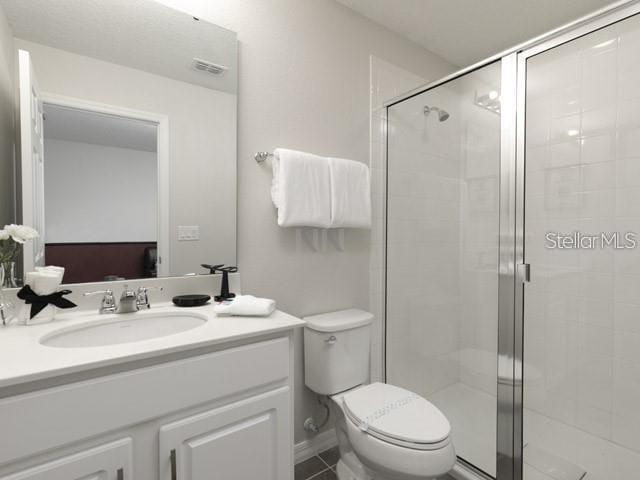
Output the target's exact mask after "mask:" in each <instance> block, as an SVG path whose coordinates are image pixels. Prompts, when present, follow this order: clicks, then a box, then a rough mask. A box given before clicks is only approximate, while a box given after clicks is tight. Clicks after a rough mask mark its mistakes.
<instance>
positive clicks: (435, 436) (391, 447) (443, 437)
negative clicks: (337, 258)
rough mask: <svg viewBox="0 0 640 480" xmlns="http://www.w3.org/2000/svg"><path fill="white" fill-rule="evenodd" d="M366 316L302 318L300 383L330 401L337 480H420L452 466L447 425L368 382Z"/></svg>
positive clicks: (425, 408)
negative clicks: (302, 374) (302, 372)
mask: <svg viewBox="0 0 640 480" xmlns="http://www.w3.org/2000/svg"><path fill="white" fill-rule="evenodd" d="M372 319H373V316H372V315H371V314H369V313H368V312H364V311H362V310H355V309H351V310H343V311H340V312H332V313H328V314H322V315H315V316H313V317H307V318H305V320H306V321H307V325H306V328H305V340H304V342H305V383H306V384H307V386H308V387H309V388H311V389H312V390H313V391H315V392H316V393H319V394H322V395H327V396H329V397H330V398H331V405H330V410H331V413H332V415H333V416H334V419H335V424H336V434H337V437H338V446H339V448H340V461H339V462H338V466H337V474H338V478H339V479H340V480H373V479H375V480H418V479H420V480H426V479H433V478H437V477H439V476H441V475H443V474H445V473H447V472H448V471H449V470H450V469H451V468H452V467H453V465H454V464H455V461H456V455H455V450H454V447H453V443H452V442H451V438H450V433H451V427H450V424H449V421H448V420H447V418H446V417H445V416H444V414H443V413H442V412H440V410H438V408H436V407H435V406H434V405H433V404H431V403H430V402H429V401H427V400H426V399H424V398H423V397H421V396H420V395H418V394H416V393H414V392H411V391H409V390H405V389H404V388H400V387H398V386H394V385H390V384H385V383H372V384H368V385H367V384H365V382H366V380H367V378H368V376H369V341H370V325H371V321H372Z"/></svg>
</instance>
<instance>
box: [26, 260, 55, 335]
mask: <svg viewBox="0 0 640 480" xmlns="http://www.w3.org/2000/svg"><path fill="white" fill-rule="evenodd" d="M63 276H64V268H63V267H55V266H48V267H36V271H35V272H27V273H26V274H25V283H26V284H27V285H29V286H30V287H31V289H32V290H33V291H34V292H36V293H37V294H38V295H50V294H52V293H54V292H55V291H56V290H57V289H58V287H59V286H60V284H61V283H62V277H63ZM55 315H56V307H55V306H54V305H47V306H46V307H45V308H44V309H43V310H42V311H41V312H40V313H38V314H37V315H36V316H35V317H33V318H29V317H30V316H31V306H30V305H26V304H25V305H23V306H22V308H21V309H20V316H19V318H20V322H21V323H24V324H25V325H37V324H39V323H46V322H50V321H52V320H53V319H54V318H55Z"/></svg>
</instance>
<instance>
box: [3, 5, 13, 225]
mask: <svg viewBox="0 0 640 480" xmlns="http://www.w3.org/2000/svg"><path fill="white" fill-rule="evenodd" d="M14 55H15V53H14V49H13V34H12V32H11V27H9V24H8V23H7V19H6V17H5V14H4V11H2V9H1V8H0V228H2V227H3V226H4V225H5V224H7V223H13V222H14V188H13V178H14V173H13V146H14V140H15V126H14V125H15V124H14V118H15V85H14V69H15V57H14Z"/></svg>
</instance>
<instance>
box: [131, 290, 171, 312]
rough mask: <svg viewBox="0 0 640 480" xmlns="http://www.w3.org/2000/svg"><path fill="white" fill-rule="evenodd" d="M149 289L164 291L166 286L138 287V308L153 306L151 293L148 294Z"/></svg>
mask: <svg viewBox="0 0 640 480" xmlns="http://www.w3.org/2000/svg"><path fill="white" fill-rule="evenodd" d="M149 290H158V291H160V292H162V291H163V290H164V288H162V287H138V294H137V297H138V298H137V303H138V308H151V304H150V303H149V295H147V292H148V291H149Z"/></svg>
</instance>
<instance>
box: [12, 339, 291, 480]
mask: <svg viewBox="0 0 640 480" xmlns="http://www.w3.org/2000/svg"><path fill="white" fill-rule="evenodd" d="M291 336H292V332H291V331H288V332H285V333H284V334H281V335H280V336H276V337H275V338H262V339H259V340H253V341H251V340H250V339H247V340H245V343H244V344H241V345H235V346H233V347H227V348H225V347H220V346H218V347H216V350H215V351H207V350H206V349H205V350H204V351H203V349H200V350H198V351H197V354H196V353H194V352H193V351H192V352H191V353H189V352H186V353H185V352H182V353H180V354H179V355H178V357H177V358H176V354H171V355H169V357H168V358H166V360H165V361H161V360H159V359H153V360H151V361H149V360H146V361H147V362H148V363H149V362H151V364H148V363H147V364H145V365H144V366H140V365H138V368H136V364H135V363H134V364H133V365H132V367H131V369H126V370H125V369H124V367H120V370H121V371H118V372H117V373H110V374H106V375H99V376H96V377H91V378H85V379H80V380H78V381H75V382H70V383H64V384H62V385H58V386H54V387H49V388H46V389H42V390H38V389H35V390H34V391H30V392H28V393H22V394H20V395H14V396H5V398H1V399H0V480H23V479H24V480H45V479H46V480H134V479H135V480H159V479H160V480H187V479H188V480H210V479H211V478H216V479H219V480H245V479H246V480H250V479H251V480H253V479H255V478H263V479H273V480H276V479H277V480H292V479H293V430H292V422H293V418H292V415H293V413H292V409H293V398H292V390H293V389H292V379H293V375H292V373H293V372H292V356H293V347H292V340H291ZM185 355H186V356H185Z"/></svg>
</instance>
